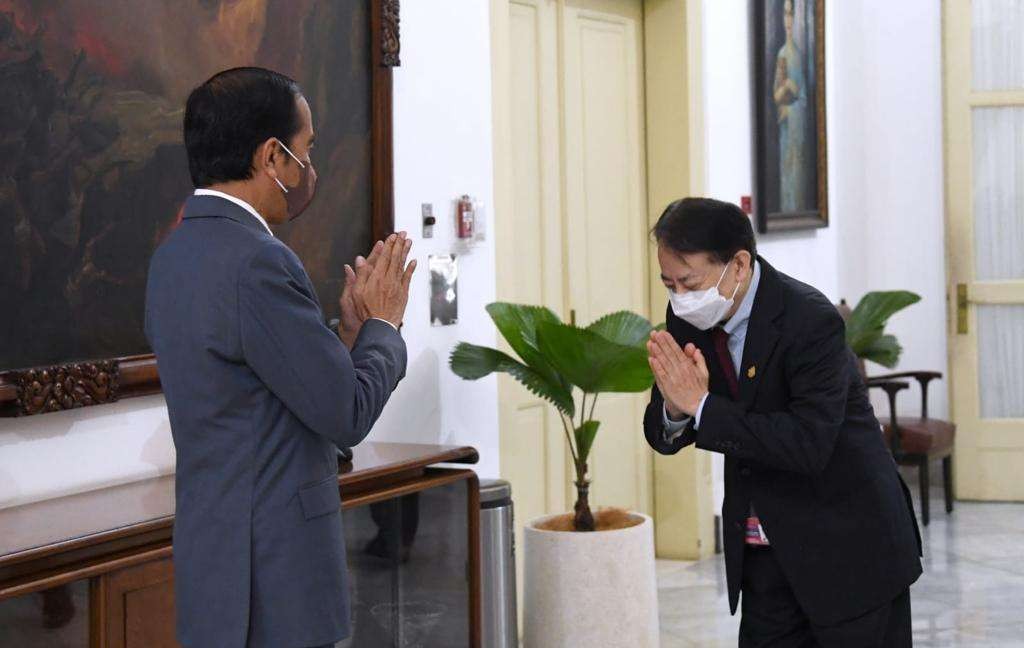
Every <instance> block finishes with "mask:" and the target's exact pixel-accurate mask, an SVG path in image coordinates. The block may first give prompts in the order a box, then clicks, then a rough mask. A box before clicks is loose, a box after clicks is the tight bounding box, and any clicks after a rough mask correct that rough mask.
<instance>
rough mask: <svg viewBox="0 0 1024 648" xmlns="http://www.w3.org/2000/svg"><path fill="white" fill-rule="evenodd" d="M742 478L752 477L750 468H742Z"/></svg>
mask: <svg viewBox="0 0 1024 648" xmlns="http://www.w3.org/2000/svg"><path fill="white" fill-rule="evenodd" d="M740 476H742V477H750V468H740Z"/></svg>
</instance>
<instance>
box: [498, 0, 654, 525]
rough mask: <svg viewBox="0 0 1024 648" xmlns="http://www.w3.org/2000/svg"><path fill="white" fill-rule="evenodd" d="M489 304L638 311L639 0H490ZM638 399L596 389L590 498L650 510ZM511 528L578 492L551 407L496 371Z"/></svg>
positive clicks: (641, 297)
mask: <svg viewBox="0 0 1024 648" xmlns="http://www.w3.org/2000/svg"><path fill="white" fill-rule="evenodd" d="M491 8H492V35H493V38H494V41H493V43H492V56H493V61H492V66H493V72H494V84H495V87H494V93H493V97H494V103H495V105H494V114H495V196H496V198H495V202H496V207H495V231H496V234H497V237H496V241H497V243H496V245H497V265H498V298H499V299H500V300H503V301H512V302H519V303H531V304H543V305H545V306H548V307H549V308H551V309H552V310H553V311H555V312H556V313H558V314H559V315H560V316H561V317H562V318H563V319H564V320H566V321H568V320H569V319H570V316H571V313H573V312H575V314H576V317H577V321H578V323H580V324H586V323H589V322H590V321H591V320H593V319H596V318H597V317H600V316H601V315H604V314H606V313H608V312H611V311H614V310H619V309H630V310H634V311H636V312H639V313H646V312H647V294H648V283H647V278H646V275H645V273H646V271H647V263H648V260H647V245H646V240H645V227H646V223H647V216H646V202H645V191H646V188H645V181H644V151H643V141H644V130H643V115H644V104H643V54H642V43H643V5H642V2H640V0H603V1H602V0H569V1H566V0H493V1H492V5H491ZM644 398H645V396H643V395H641V396H607V395H606V396H602V397H601V399H599V401H598V405H597V410H596V414H595V416H597V417H598V418H599V419H600V420H601V422H602V425H601V430H600V432H599V433H598V437H597V441H596V443H595V450H594V453H593V454H592V460H591V466H590V467H591V475H592V478H593V480H594V486H593V488H592V491H591V498H590V501H591V503H592V504H593V505H595V506H602V505H615V506H622V507H626V508H630V509H635V510H642V511H649V510H650V508H651V504H650V498H651V495H650V491H651V489H650V452H649V451H648V449H647V447H646V444H645V442H644V440H643V435H642V433H641V430H642V413H643V401H644ZM499 400H500V426H501V430H500V439H501V445H500V451H501V471H502V475H503V476H504V477H505V478H506V479H508V480H509V481H511V482H512V489H513V496H514V499H515V505H516V517H517V519H518V521H519V526H520V527H521V525H522V523H524V522H526V521H528V520H530V519H533V518H535V517H538V516H540V515H542V514H545V513H548V512H562V511H568V510H569V509H570V507H571V506H572V503H573V501H574V499H575V492H574V490H573V488H572V479H571V476H572V470H571V467H570V464H569V461H570V457H569V453H568V452H567V451H566V448H565V444H566V441H565V435H564V433H563V430H562V427H561V423H560V421H559V418H558V415H557V414H556V413H555V411H554V410H553V409H552V408H550V407H549V406H547V405H546V404H545V403H544V402H543V401H542V400H540V399H539V398H536V397H534V396H533V395H531V394H529V393H528V392H526V390H525V389H523V388H522V387H520V386H519V385H518V384H516V383H515V382H514V381H513V380H512V379H510V378H507V377H504V376H503V377H501V378H500V379H499Z"/></svg>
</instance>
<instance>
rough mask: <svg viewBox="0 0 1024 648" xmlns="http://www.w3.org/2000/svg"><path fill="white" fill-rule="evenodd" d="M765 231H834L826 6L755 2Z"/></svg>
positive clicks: (808, 1) (808, 0)
mask: <svg viewBox="0 0 1024 648" xmlns="http://www.w3.org/2000/svg"><path fill="white" fill-rule="evenodd" d="M752 5H753V7H754V9H753V11H754V18H753V24H752V33H753V37H754V45H753V52H754V75H753V76H754V80H755V83H754V94H753V96H754V101H755V138H756V152H757V153H756V156H755V157H756V161H755V177H756V187H757V191H756V199H757V200H756V202H757V212H758V222H759V225H760V228H761V231H762V232H764V231H769V230H776V229H798V228H803V227H822V226H824V225H825V224H827V222H828V221H827V190H826V189H827V187H826V184H825V183H826V180H827V173H826V169H827V165H826V159H825V157H826V156H825V131H824V126H825V124H824V116H825V103H824V102H825V95H824V67H823V66H824V60H823V59H824V56H823V54H824V43H823V38H824V16H823V15H822V12H823V11H824V3H823V2H822V1H821V0H765V1H764V2H755V3H752Z"/></svg>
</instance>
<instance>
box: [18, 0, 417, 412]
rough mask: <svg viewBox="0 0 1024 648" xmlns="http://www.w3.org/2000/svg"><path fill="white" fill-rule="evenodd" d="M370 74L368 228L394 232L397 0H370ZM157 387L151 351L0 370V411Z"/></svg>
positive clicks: (96, 401)
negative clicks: (370, 119)
mask: <svg viewBox="0 0 1024 648" xmlns="http://www.w3.org/2000/svg"><path fill="white" fill-rule="evenodd" d="M369 2H370V3H371V7H370V8H371V14H370V34H371V42H372V46H371V55H372V62H371V65H372V66H373V77H372V95H373V98H372V115H373V117H372V127H371V134H370V140H371V147H372V153H371V157H372V161H371V166H372V171H371V175H372V183H373V186H372V189H371V199H370V205H371V207H370V208H371V213H372V231H373V237H374V238H375V239H379V238H383V237H384V236H386V235H388V234H390V233H391V232H393V231H394V227H395V215H394V161H393V147H392V145H393V139H392V137H393V135H392V123H391V118H392V111H391V107H392V68H394V67H397V66H398V65H399V64H400V60H399V54H400V51H401V43H400V40H399V32H398V28H399V0H369ZM159 392H160V376H159V374H158V373H157V366H156V358H155V357H154V356H153V355H152V354H148V355H140V356H127V357H121V358H110V359H103V360H92V361H87V362H73V363H67V364H61V365H53V366H49V367H34V368H31V369H20V370H15V371H6V372H2V373H0V416H7V417H9V416H29V415H33V414H42V413H45V412H57V411H61V410H66V409H74V408H78V407H87V406H91V405H100V404H103V403H112V402H114V401H118V400H121V399H122V398H129V397H132V396H144V395H147V394H156V393H159Z"/></svg>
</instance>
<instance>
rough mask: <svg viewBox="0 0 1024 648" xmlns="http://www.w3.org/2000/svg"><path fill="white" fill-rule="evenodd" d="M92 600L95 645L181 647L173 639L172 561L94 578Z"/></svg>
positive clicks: (127, 568)
mask: <svg viewBox="0 0 1024 648" xmlns="http://www.w3.org/2000/svg"><path fill="white" fill-rule="evenodd" d="M90 600H91V608H92V622H91V624H90V625H91V631H92V645H93V646H103V647H104V648H176V647H177V646H178V642H177V641H175V640H174V565H173V563H172V562H171V559H170V558H164V559H162V560H153V561H150V562H146V563H142V564H140V565H134V566H132V567H125V568H123V569H119V570H117V571H114V572H111V573H109V574H103V575H102V576H98V577H96V578H94V579H92V584H91V592H90Z"/></svg>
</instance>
